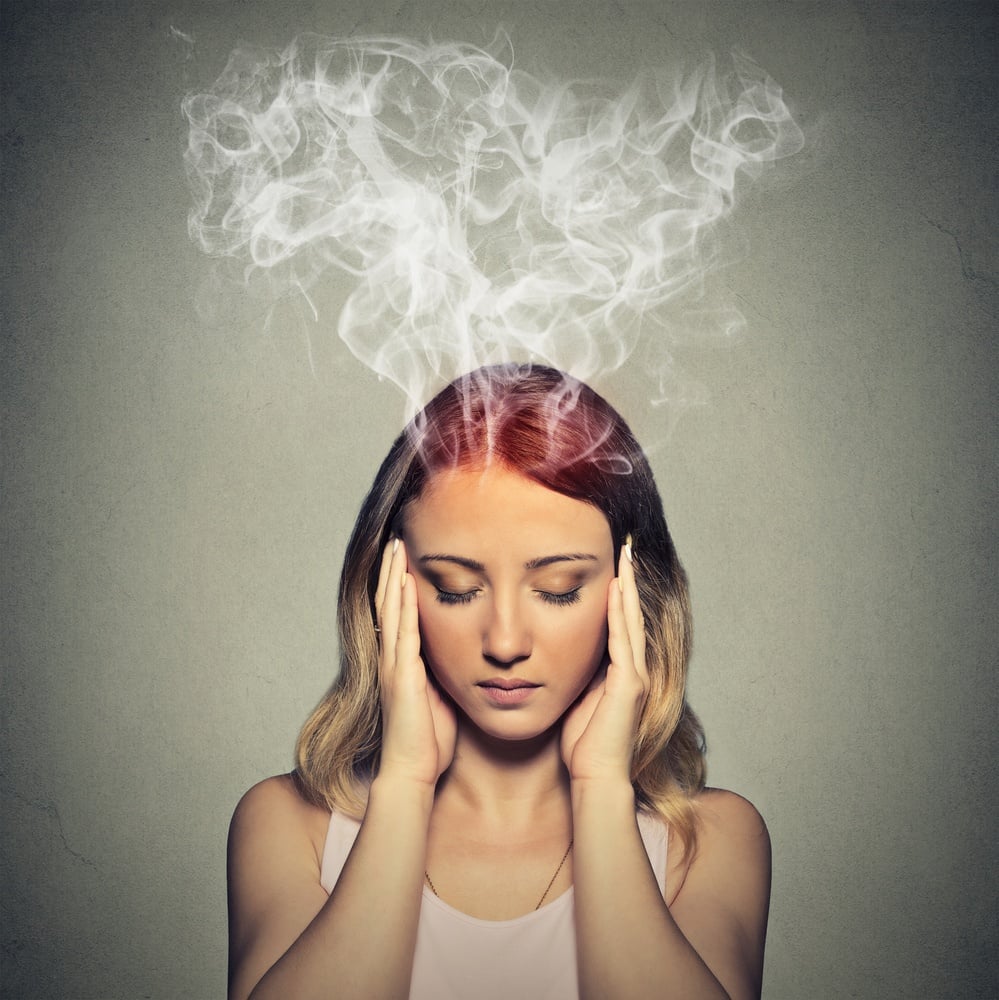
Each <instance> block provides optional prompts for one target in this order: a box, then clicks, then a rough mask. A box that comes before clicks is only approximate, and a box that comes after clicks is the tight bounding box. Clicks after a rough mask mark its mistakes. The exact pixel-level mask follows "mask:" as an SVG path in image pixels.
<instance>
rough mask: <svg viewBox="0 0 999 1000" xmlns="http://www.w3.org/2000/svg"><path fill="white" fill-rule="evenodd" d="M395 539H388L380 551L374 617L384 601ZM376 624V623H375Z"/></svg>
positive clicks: (378, 612)
mask: <svg viewBox="0 0 999 1000" xmlns="http://www.w3.org/2000/svg"><path fill="white" fill-rule="evenodd" d="M395 543H396V539H394V538H390V539H389V540H388V542H387V543H386V545H385V548H383V549H382V563H381V566H380V567H379V569H378V586H377V587H375V615H376V616H377V615H378V614H380V613H381V607H382V601H384V600H385V587H386V585H387V583H388V574H389V567H390V566H391V565H392V553H393V552H394V551H395V548H396V545H395ZM376 624H377V622H376Z"/></svg>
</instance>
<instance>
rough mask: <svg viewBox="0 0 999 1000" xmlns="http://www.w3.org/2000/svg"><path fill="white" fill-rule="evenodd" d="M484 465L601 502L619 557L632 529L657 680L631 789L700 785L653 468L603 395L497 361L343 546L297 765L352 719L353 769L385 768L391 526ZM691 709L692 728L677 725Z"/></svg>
mask: <svg viewBox="0 0 999 1000" xmlns="http://www.w3.org/2000/svg"><path fill="white" fill-rule="evenodd" d="M490 467H499V468H501V469H503V470H505V471H508V472H512V473H516V474H518V475H520V476H522V477H524V478H525V479H526V480H528V481H531V482H533V483H536V484H538V485H540V486H542V487H545V488H546V489H547V490H551V491H553V492H554V493H557V494H562V495H563V496H565V497H569V498H571V499H573V500H577V501H582V502H583V503H585V504H588V505H590V506H591V507H593V508H595V509H596V510H598V511H599V512H600V513H601V514H602V515H603V517H604V518H605V519H606V522H607V526H608V528H609V533H610V539H611V544H612V546H613V549H614V553H615V556H616V554H617V552H618V550H619V549H620V546H621V545H622V544H623V542H624V539H625V537H626V536H627V535H628V534H630V535H631V536H632V540H633V546H634V552H635V565H636V570H637V579H638V586H639V595H640V599H641V603H642V612H643V614H644V617H645V622H646V631H647V657H648V666H649V673H650V683H651V687H650V692H649V698H648V701H647V705H646V709H645V713H644V716H643V719H642V723H641V726H640V729H639V733H638V739H637V745H636V752H635V758H634V759H635V769H636V774H635V781H636V787H637V788H638V790H639V794H640V796H643V792H642V786H643V774H644V775H647V776H655V779H656V783H657V785H662V784H663V783H666V784H670V783H675V784H678V785H679V787H681V788H689V787H692V786H693V785H697V784H698V783H699V782H700V781H701V780H702V772H703V769H702V765H701V764H700V759H701V757H700V731H699V728H698V727H697V724H696V721H694V720H693V717H692V716H691V715H690V714H689V712H687V711H686V709H685V703H684V685H685V677H686V666H687V660H688V657H689V652H690V619H689V606H688V597H687V585H686V579H685V576H684V573H683V570H682V568H681V566H680V563H679V560H678V559H677V556H676V552H675V550H674V548H673V544H672V541H671V540H670V536H669V532H668V529H667V527H666V521H665V518H664V515H663V509H662V502H661V499H660V497H659V493H658V491H657V489H656V485H655V481H654V478H653V475H652V470H651V468H650V467H649V463H648V460H647V459H646V457H645V455H644V453H643V452H642V450H641V448H640V446H639V445H638V442H637V441H636V440H635V438H634V436H633V434H632V433H631V431H630V429H629V428H628V426H627V424H625V422H624V420H623V419H622V418H621V417H620V415H619V414H618V413H617V412H616V411H615V410H614V409H613V408H612V407H611V406H610V405H609V404H608V403H607V402H606V401H605V400H604V399H603V398H602V397H600V396H599V395H597V393H595V392H594V391H593V390H592V389H590V388H589V387H588V386H586V385H584V384H583V383H581V382H579V381H578V380H576V379H574V378H572V377H571V376H569V375H566V374H564V373H562V372H558V371H555V370H554V369H551V368H547V367H541V366H536V365H515V364H508V365H496V366H490V367H486V368H481V369H478V370H477V371H475V372H472V373H470V374H468V375H466V376H463V377H461V378H459V379H457V380H455V381H454V382H453V383H451V384H450V385H449V386H447V387H446V388H445V389H443V390H442V391H441V392H440V393H439V394H438V395H437V396H435V397H434V399H432V400H431V401H430V402H429V403H428V404H427V406H426V407H425V408H424V409H423V410H422V411H421V412H420V413H419V414H418V415H417V417H416V418H414V420H413V421H411V423H410V424H409V426H408V427H407V428H406V429H405V430H404V431H403V433H402V434H401V435H400V436H399V437H398V438H397V440H396V441H395V443H394V444H393V446H392V448H391V450H390V452H389V454H388V456H387V458H386V459H385V461H384V462H383V463H382V466H381V468H380V469H379V471H378V474H377V476H376V478H375V481H374V484H373V486H372V488H371V491H370V492H369V494H368V496H367V498H366V499H365V501H364V504H363V506H362V508H361V512H360V514H359V516H358V519H357V523H356V525H355V527H354V532H353V534H352V536H351V539H350V542H349V544H348V548H347V553H346V556H345V561H344V568H343V573H342V576H341V582H340V601H339V611H338V615H339V625H340V636H341V647H342V649H341V673H340V676H339V677H338V678H337V681H336V683H335V684H334V686H333V689H331V691H330V694H329V695H328V696H327V699H326V700H324V702H323V704H321V705H320V707H319V709H317V712H316V714H315V715H314V716H313V718H312V719H311V720H310V722H309V723H308V724H307V726H306V729H305V730H304V731H303V734H302V738H301V739H300V743H299V756H300V763H303V762H307V761H308V760H309V759H311V758H312V757H314V756H315V753H316V751H318V749H319V747H320V745H321V744H324V743H325V742H326V740H325V735H324V729H326V728H329V727H330V726H332V727H334V728H336V727H338V725H339V723H338V722H337V721H336V717H337V716H338V715H339V716H343V717H346V716H349V717H350V718H351V725H352V726H353V727H355V732H359V733H362V734H363V736H362V737H360V738H359V739H358V740H357V741H356V744H355V746H354V748H353V755H352V757H351V760H352V761H353V766H354V769H355V770H354V773H355V775H356V776H359V777H360V776H363V775H364V774H365V773H370V769H372V768H374V767H376V766H377V753H378V743H379V731H380V730H379V709H378V692H377V672H376V662H377V660H376V658H377V644H376V637H375V632H374V615H373V612H374V608H373V599H374V591H375V586H376V583H377V575H378V566H379V559H380V554H381V550H382V548H383V547H384V545H385V543H386V542H387V541H388V539H389V537H390V536H391V535H392V534H393V533H394V532H403V531H404V529H405V518H406V512H407V509H408V508H409V507H410V505H412V504H413V503H415V502H416V501H418V500H419V499H420V498H421V497H422V496H423V495H424V493H425V492H426V491H427V489H428V487H429V486H430V484H432V482H433V481H434V479H435V477H437V476H439V475H440V474H442V473H446V472H452V471H454V470H470V469H479V470H482V469H488V468H490ZM685 716H686V718H687V719H688V721H689V722H690V724H689V725H687V726H681V723H682V722H683V719H684V717H685ZM691 726H692V727H693V728H692V729H691ZM678 727H679V728H678ZM688 729H689V730H690V732H687V730H688ZM680 730H683V732H681V731H680ZM343 749H345V748H343V747H341V750H343ZM677 751H679V753H678V752H677ZM694 757H696V758H697V760H696V763H692V761H693V758H694ZM341 759H342V758H341ZM644 797H645V798H649V796H648V795H644ZM652 798H655V796H654V795H653V796H652Z"/></svg>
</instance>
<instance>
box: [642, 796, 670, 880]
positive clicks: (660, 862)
mask: <svg viewBox="0 0 999 1000" xmlns="http://www.w3.org/2000/svg"><path fill="white" fill-rule="evenodd" d="M638 830H639V832H640V833H641V835H642V841H643V843H644V844H645V853H646V854H647V855H648V856H649V863H650V864H651V865H652V870H653V871H654V872H655V873H656V882H657V883H658V885H659V892H660V893H662V896H663V898H664V899H665V898H666V861H667V857H666V854H667V848H668V844H669V839H668V832H669V828H668V827H667V826H666V823H665V822H664V821H663V820H662V819H661V818H660V817H659V816H656V815H654V814H652V813H647V812H640V813H638Z"/></svg>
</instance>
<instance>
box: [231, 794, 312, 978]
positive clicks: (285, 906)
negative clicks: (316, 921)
mask: <svg viewBox="0 0 999 1000" xmlns="http://www.w3.org/2000/svg"><path fill="white" fill-rule="evenodd" d="M329 820H330V814H329V812H328V811H326V810H324V809H321V808H319V807H318V806H315V805H313V804H312V803H310V802H308V801H307V800H306V799H305V798H304V797H303V796H302V794H301V793H300V792H299V790H298V786H297V783H296V781H295V778H294V776H293V775H290V774H282V775H277V776H276V777H273V778H267V779H266V780H264V781H261V782H260V783H259V784H256V785H254V786H253V787H252V788H251V789H250V790H249V791H248V792H247V793H246V794H245V795H244V796H243V797H242V798H241V799H240V800H239V804H238V805H237V806H236V811H235V812H234V813H233V817H232V823H231V824H230V826H229V847H228V865H227V868H228V890H229V977H230V995H231V996H246V995H248V994H249V993H250V991H251V989H252V988H253V986H254V984H256V983H257V982H258V981H259V980H260V978H261V977H262V976H263V975H264V973H265V972H266V971H267V970H268V969H269V968H270V967H271V966H272V965H273V964H274V963H275V962H276V961H277V960H278V959H279V958H280V957H281V956H282V955H283V954H284V953H285V951H287V950H288V948H290V947H291V945H292V944H293V943H294V941H295V939H296V938H297V937H298V935H299V934H301V932H302V929H303V928H304V927H306V926H308V924H309V923H310V921H311V920H312V919H313V918H314V917H315V915H316V914H317V913H318V912H319V910H320V909H321V908H322V906H323V904H324V903H325V901H326V892H325V891H324V889H323V888H322V886H321V885H320V883H319V878H320V869H321V865H322V852H323V844H324V841H325V836H326V830H327V828H328V826H329Z"/></svg>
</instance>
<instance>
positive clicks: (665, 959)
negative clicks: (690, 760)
mask: <svg viewBox="0 0 999 1000" xmlns="http://www.w3.org/2000/svg"><path fill="white" fill-rule="evenodd" d="M403 535H404V539H405V540H404V541H403V540H398V541H396V542H393V543H390V545H389V546H387V547H386V550H385V553H384V557H383V561H382V567H381V573H380V577H379V584H378V589H377V593H376V608H377V610H378V621H379V626H380V629H381V633H380V635H381V657H380V665H379V669H380V684H381V697H382V713H383V743H382V755H381V766H380V770H379V773H378V776H377V777H376V779H375V780H374V782H373V783H372V786H371V792H370V798H369V804H368V809H367V812H366V814H365V818H364V821H363V823H362V824H361V829H360V832H359V834H358V838H357V841H356V843H355V846H354V849H353V850H352V851H351V854H350V856H349V857H348V859H347V862H346V864H345V866H344V870H343V873H342V874H341V877H340V880H339V881H338V883H337V886H336V888H335V889H334V892H333V894H332V895H331V896H330V897H329V898H328V899H327V897H326V894H325V892H324V891H323V890H322V888H321V887H320V886H319V867H320V863H321V856H322V847H323V840H324V837H325V832H326V825H327V824H328V820H329V816H328V813H324V812H323V811H322V810H318V809H316V808H315V807H312V806H309V805H307V804H306V803H304V802H303V800H302V799H301V798H300V797H299V796H298V794H297V792H296V791H295V789H294V786H293V784H292V783H291V781H290V779H288V777H287V776H285V777H281V778H274V779H268V781H267V782H263V783H262V784H261V785H258V786H256V787H255V788H253V789H251V790H250V792H249V793H247V795H246V796H245V797H244V799H243V801H242V802H241V803H240V805H239V807H238V808H237V811H236V815H235V816H234V819H233V826H232V830H231V834H230V848H229V885H230V932H231V933H230V941H231V948H230V974H231V975H230V996H231V997H233V998H242V997H246V996H248V995H251V993H252V996H254V997H268V996H275V997H278V996H285V997H287V996H295V997H300V998H307V997H310V996H316V997H321V996H328V995H330V984H331V983H336V984H337V985H338V990H337V995H338V996H358V997H360V996H375V995H377V996H379V997H385V996H398V997H405V996H407V995H408V988H409V974H410V969H411V964H412V955H413V947H414V944H415V936H416V926H417V922H418V918H419V906H420V896H421V893H422V884H423V873H424V870H427V871H429V872H431V873H432V877H433V879H434V885H435V887H436V888H437V891H438V892H439V893H440V895H441V896H442V897H443V898H444V899H445V900H446V901H447V902H449V903H450V904H451V905H452V906H455V907H456V908H458V909H460V910H463V911H464V912H466V913H469V914H471V915H473V916H477V917H480V918H483V919H493V920H498V919H507V918H510V917H515V916H519V915H521V914H524V913H527V912H530V911H531V910H533V909H534V907H535V905H536V904H537V902H538V897H539V894H540V891H541V890H542V889H543V888H544V886H545V885H546V884H547V882H548V880H549V879H550V878H551V875H552V873H553V872H554V871H555V868H556V865H557V864H558V861H559V859H560V858H561V857H562V855H563V854H564V852H565V850H566V847H567V846H568V844H569V842H570V838H571V839H572V840H573V844H574V846H573V850H572V852H571V854H570V856H569V858H568V859H567V861H566V863H565V865H564V866H563V868H562V869H561V871H560V872H559V875H558V878H557V879H556V881H555V883H554V884H553V885H552V887H551V890H550V892H549V895H548V899H549V900H551V899H554V898H555V897H557V896H558V895H559V894H560V893H562V892H565V891H566V889H567V888H568V887H569V886H570V885H574V888H575V892H574V907H575V910H574V912H575V918H576V930H577V940H578V953H579V978H580V989H581V993H582V995H583V996H584V997H606V996H613V997H615V998H628V997H634V998H636V1000H637V998H641V1000H646V998H648V997H662V998H667V997H683V998H687V1000H690V998H697V997H725V996H731V997H753V996H758V995H759V992H760V981H761V975H762V959H763V944H764V937H765V930H766V915H767V907H768V900H769V885H770V851H769V840H768V838H767V835H766V828H765V827H764V825H763V822H762V820H761V819H760V818H759V815H758V814H757V813H756V811H755V810H754V809H753V808H752V806H751V805H749V803H747V802H746V801H745V800H743V799H741V798H739V797H738V796H735V795H732V794H731V793H728V792H721V791H710V792H706V793H704V794H703V795H702V796H701V797H700V800H699V802H698V809H699V816H700V834H699V844H698V852H697V854H696V856H695V858H694V860H693V861H692V862H691V863H690V864H689V865H688V866H687V867H685V868H683V869H681V868H680V867H679V865H678V863H677V862H676V860H675V859H676V857H677V856H678V855H679V851H678V850H672V851H671V852H670V854H671V858H672V859H674V860H673V861H672V863H671V868H670V870H669V872H668V873H667V883H666V885H667V893H666V895H667V899H666V900H664V899H663V896H662V894H661V893H660V891H659V888H658V884H657V882H656V878H655V873H654V872H653V871H652V869H651V866H650V864H649V860H648V856H647V854H646V852H645V849H644V846H643V844H642V841H641V836H640V834H639V831H638V825H637V822H636V819H635V804H634V793H633V790H632V787H631V782H630V777H629V776H630V767H631V754H632V748H633V745H634V737H635V733H636V730H637V726H638V721H639V718H640V715H641V710H642V706H643V704H644V701H645V697H646V692H647V690H648V673H647V670H646V665H645V636H644V629H643V623H642V618H641V611H640V608H639V602H638V593H637V589H636V586H635V576H634V568H633V565H632V563H631V561H630V559H629V558H628V553H627V551H626V550H625V551H622V554H621V556H620V559H619V562H618V565H617V566H616V567H615V565H614V546H613V540H612V539H611V535H610V529H609V527H608V524H607V521H606V519H605V518H604V516H603V515H602V514H601V513H600V512H599V511H598V510H596V508H593V507H591V506H589V505H587V504H585V503H582V502H580V501H576V500H572V499H570V498H568V497H565V496H562V495H561V494H557V493H554V492H552V491H550V490H546V489H544V488H543V487H541V486H539V485H537V484H535V483H533V482H530V481H528V480H526V479H524V478H523V477H521V476H519V475H517V474H516V473H513V472H510V471H508V470H506V469H504V468H500V467H489V468H485V469H472V470H461V471H454V472H449V473H447V474H440V475H438V476H437V477H435V479H434V480H433V481H432V482H431V484H430V486H429V488H428V489H427V490H426V491H425V493H424V495H423V496H422V497H421V498H420V499H419V500H418V501H416V502H414V503H413V504H412V505H411V506H410V508H409V509H408V510H407V511H406V515H405V518H404V530H403ZM512 680H513V681H517V682H527V683H529V684H531V685H532V686H531V687H530V688H528V689H527V690H526V691H525V692H523V693H522V694H521V695H514V696H507V695H503V694H498V693H497V691H496V689H495V687H491V686H490V685H495V684H497V683H507V684H509V682H510V681H512ZM667 900H668V901H669V905H667ZM374 926H377V927H378V928H379V934H378V935H372V934H371V933H370V932H369V930H368V928H371V927H374Z"/></svg>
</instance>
